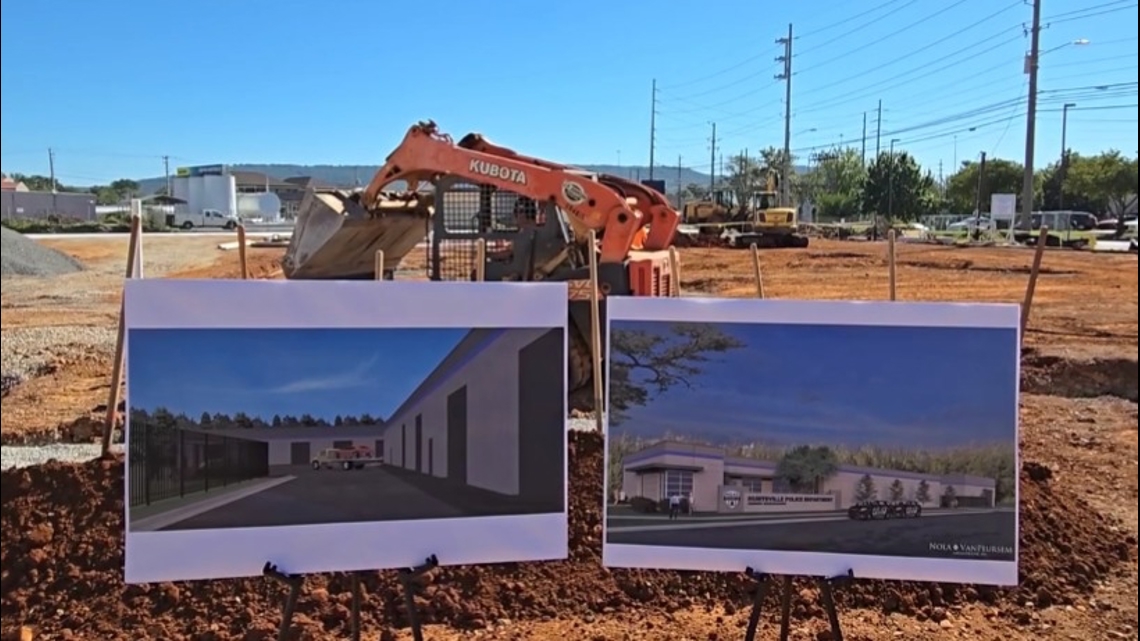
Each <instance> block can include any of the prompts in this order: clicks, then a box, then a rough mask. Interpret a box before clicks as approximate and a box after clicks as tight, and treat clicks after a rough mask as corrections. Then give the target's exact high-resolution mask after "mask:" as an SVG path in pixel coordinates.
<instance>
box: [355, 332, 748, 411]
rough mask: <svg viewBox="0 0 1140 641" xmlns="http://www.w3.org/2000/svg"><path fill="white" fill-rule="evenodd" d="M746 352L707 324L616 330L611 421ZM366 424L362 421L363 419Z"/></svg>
mask: <svg viewBox="0 0 1140 641" xmlns="http://www.w3.org/2000/svg"><path fill="white" fill-rule="evenodd" d="M740 347H744V343H742V342H741V341H739V340H737V339H736V338H735V337H733V336H730V335H728V334H726V333H724V332H722V331H721V330H719V329H717V328H716V327H714V326H712V325H709V324H707V323H670V324H669V325H668V329H667V330H665V331H663V332H655V331H650V330H632V329H615V330H612V331H611V336H610V405H609V420H610V424H611V425H616V424H618V423H620V422H621V420H622V419H623V418H624V412H625V411H626V410H629V409H631V408H633V407H635V406H643V405H645V404H646V403H647V402H648V401H649V400H650V399H651V398H652V396H653V395H654V394H662V393H664V392H666V391H667V390H669V388H671V387H673V386H675V385H684V386H686V387H691V386H692V384H691V383H690V382H689V378H690V377H692V376H695V375H697V374H700V373H701V372H702V371H703V370H702V369H701V367H700V365H701V364H702V363H705V362H708V360H709V358H710V355H712V354H717V353H723V352H727V351H728V350H730V349H737V348H740ZM361 420H363V417H361Z"/></svg>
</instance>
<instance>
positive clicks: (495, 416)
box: [127, 328, 566, 532]
mask: <svg viewBox="0 0 1140 641" xmlns="http://www.w3.org/2000/svg"><path fill="white" fill-rule="evenodd" d="M128 341H129V343H128V344H129V353H128V366H127V373H128V402H129V407H130V413H129V422H128V426H127V442H128V447H127V458H128V461H127V465H128V477H129V478H128V494H129V497H128V498H129V500H128V504H129V508H128V515H129V518H128V528H129V530H130V531H132V532H147V531H159V530H201V529H225V528H250V527H269V526H288V525H311V524H331V523H359V522H376V521H408V520H420V519H443V518H459V517H476V516H508V515H526V514H548V513H561V512H563V511H564V506H565V482H564V479H565V476H564V459H565V419H564V416H565V412H564V409H563V408H564V402H565V401H564V397H565V383H564V377H565V371H566V369H565V365H564V363H565V360H564V358H565V357H564V337H563V330H562V329H561V328H554V329H543V328H505V329H484V328H480V329H421V328H410V329H390V328H385V329H132V330H130V332H129V338H128ZM174 364H176V365H174ZM523 425H525V426H526V429H521V426H523Z"/></svg>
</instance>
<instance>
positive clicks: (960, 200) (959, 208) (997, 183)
mask: <svg viewBox="0 0 1140 641" xmlns="http://www.w3.org/2000/svg"><path fill="white" fill-rule="evenodd" d="M980 169H981V163H978V162H974V161H972V160H971V161H967V162H964V163H962V167H961V168H960V169H959V170H958V171H957V172H955V173H954V175H952V176H950V178H948V179H947V180H946V200H947V201H948V203H947V204H948V205H949V207H950V210H951V211H952V212H954V213H957V214H969V213H971V212H973V211H974V205H975V203H976V202H977V194H978V171H979V170H980ZM1024 179H1025V168H1024V167H1023V166H1022V165H1021V164H1020V163H1017V162H1014V161H1012V160H1005V159H1004V158H994V159H992V160H987V161H986V168H985V173H983V174H982V185H981V195H982V199H981V205H982V211H989V207H990V196H991V195H993V194H1019V195H1020V194H1021V186H1022V182H1023V181H1024Z"/></svg>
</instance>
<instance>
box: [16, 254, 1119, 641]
mask: <svg viewBox="0 0 1140 641" xmlns="http://www.w3.org/2000/svg"><path fill="white" fill-rule="evenodd" d="M219 242H221V241H220V240H219V239H218V238H216V237H211V238H206V237H196V238H195V237H176V236H163V237H155V238H149V239H147V240H146V241H145V243H146V245H145V271H146V275H147V277H160V276H162V277H180V278H236V277H238V276H239V266H238V252H236V251H219V250H218V249H217V244H218V243H219ZM43 244H45V245H48V246H51V247H54V248H57V249H59V250H61V251H63V252H65V253H67V254H70V255H73V256H75V257H77V258H79V259H80V260H81V261H82V262H83V263H84V264H85V265H86V266H87V269H86V270H85V271H81V272H77V273H73V274H65V275H62V276H56V277H51V278H39V277H12V278H5V279H4V285H3V290H2V325H3V331H4V359H5V371H7V370H8V369H9V362H10V361H12V362H16V360H17V359H24V360H26V361H27V364H26V365H21V367H22V368H23V369H24V370H25V371H27V372H30V373H29V374H27V380H26V381H25V382H24V383H22V384H20V385H18V386H16V387H15V388H14V389H13V390H12V391H11V392H10V394H8V395H7V396H6V397H5V398H4V400H3V421H2V423H0V431H2V437H3V443H4V444H5V445H14V444H26V443H31V444H37V443H44V442H52V441H58V440H65V441H91V440H92V439H94V438H96V436H97V432H98V427H97V424H98V420H97V419H100V418H101V411H102V410H103V409H105V408H104V407H103V404H104V403H106V399H107V394H108V385H109V372H110V370H111V360H112V358H111V354H112V350H113V346H114V327H115V322H116V318H117V313H118V309H119V305H120V297H119V296H120V288H121V283H122V278H123V270H124V267H125V254H126V245H127V240H126V239H125V238H120V237H108V238H99V239H62V238H61V239H52V240H48V241H43ZM281 254H282V250H280V249H251V250H250V251H249V264H250V271H251V273H252V275H253V276H254V277H261V278H280V277H281V275H280V271H279V269H278V267H277V262H278V261H279V259H280V257H281ZM680 255H681V265H682V274H681V281H682V287H683V289H684V291H685V293H687V294H701V295H711V294H715V295H722V296H737V297H741V296H754V295H755V294H756V284H755V281H754V279H753V276H752V265H751V256H750V254H749V252H748V251H741V250H727V249H703V248H701V249H685V250H681V254H680ZM1032 257H1033V253H1032V251H1030V250H1025V249H1014V248H999V247H986V248H981V247H977V248H952V247H938V246H931V245H919V244H913V245H912V244H900V245H899V247H898V269H897V284H898V299H899V300H901V301H963V302H965V301H983V302H1020V301H1021V299H1022V297H1023V296H1024V293H1025V286H1026V281H1027V278H1028V272H1029V266H1030V264H1031V262H1032ZM423 258H424V253H423V250H416V251H415V252H414V253H413V255H412V256H410V257H409V258H408V259H407V260H406V261H405V263H404V265H403V266H402V269H401V271H400V272H399V273H398V274H397V278H400V279H404V278H408V279H411V278H422V277H423V264H424V260H423ZM761 263H762V271H763V277H764V289H765V293H766V295H767V296H769V297H772V298H795V299H863V300H883V299H885V298H887V295H888V270H887V266H886V244H885V243H867V242H842V241H826V240H815V239H813V243H812V246H811V247H810V248H807V249H789V250H769V251H764V252H762V254H761ZM378 295H382V293H379V292H378ZM1025 342H1026V347H1027V349H1026V351H1025V354H1023V359H1022V391H1023V398H1022V411H1021V438H1022V456H1021V461H1022V464H1023V471H1022V492H1021V515H1022V516H1021V527H1020V532H1021V549H1020V555H1021V559H1020V562H1021V567H1022V585H1021V587H1020V588H1018V589H1016V590H993V589H988V588H984V587H955V586H947V585H942V586H939V585H920V584H898V583H882V582H856V584H855V585H853V586H851V587H847V588H842V589H841V612H840V614H841V618H842V619H843V621H844V626H845V631H846V633H847V634H846V638H848V639H868V640H879V639H892V640H895V639H934V638H946V639H994V640H998V639H1001V640H1007V639H1008V640H1023V639H1025V640H1028V639H1082V640H1087V639H1136V638H1137V561H1136V536H1137V468H1136V466H1137V423H1138V417H1137V404H1136V401H1137V260H1136V257H1135V256H1134V255H1114V254H1093V253H1080V252H1075V251H1067V250H1049V251H1047V252H1046V254H1045V257H1044V261H1043V265H1042V269H1041V278H1040V281H1039V283H1038V286H1037V292H1036V297H1035V299H1034V306H1033V315H1032V319H1031V321H1030V325H1029V330H1028V332H1027V334H1026V337H1025ZM21 363H23V361H21ZM821 384H822V385H826V381H823V382H821ZM889 393H890V391H889V390H884V394H886V395H889ZM571 441H572V442H571V452H572V455H571V468H572V471H571V476H572V479H571V485H572V487H571V493H572V501H571V515H570V519H571V525H570V530H571V531H570V537H571V558H570V560H568V561H566V562H561V563H547V564H521V565H509V566H494V567H476V568H458V569H448V570H445V571H442V572H440V573H439V574H438V576H435V577H433V578H432V580H431V581H430V583H431V585H429V586H428V587H426V588H425V589H424V591H423V593H422V594H421V596H420V597H419V598H420V602H421V605H422V606H423V609H424V615H425V617H426V618H427V620H428V621H429V622H432V623H431V625H429V626H428V629H427V637H428V638H430V639H461V638H464V639H465V638H486V639H631V640H633V639H637V640H640V639H645V640H647V641H648V640H653V639H732V638H740V637H741V636H742V635H743V625H744V621H745V618H746V616H747V611H746V607H745V606H746V605H747V603H748V595H747V591H748V587H749V585H748V581H747V580H745V579H744V578H743V577H740V576H726V575H713V574H699V573H674V572H640V571H617V570H613V571H608V570H605V569H602V568H601V567H600V545H601V544H600V536H601V524H600V519H601V514H600V512H601V510H600V508H601V503H602V496H601V493H602V491H601V484H602V473H601V470H602V461H601V457H602V449H601V447H602V446H601V439H600V437H598V436H597V435H595V434H574V435H573V436H572V437H571ZM122 473H123V471H122V464H121V461H95V462H91V463H85V464H60V463H49V464H47V465H40V466H33V467H29V468H23V469H16V470H6V471H4V472H3V476H2V479H3V482H2V483H0V486H2V492H3V508H2V513H0V517H2V524H3V550H2V555H3V569H2V583H3V586H2V595H0V596H2V604H3V617H2V620H3V621H2V629H3V632H4V633H5V634H6V635H9V634H17V630H18V627H19V626H20V625H21V624H28V625H32V626H34V627H36V628H38V630H39V631H40V632H41V634H42V635H43V636H42V638H75V639H120V638H121V639H128V638H129V639H143V638H148V639H218V640H220V639H243V640H250V641H252V640H255V639H270V638H273V637H274V634H275V632H274V630H273V627H274V625H275V622H276V620H277V618H278V616H279V613H278V610H277V608H278V607H279V605H278V601H277V599H278V597H279V596H280V594H281V592H282V591H281V589H279V588H278V587H275V586H272V585H268V584H267V583H266V581H264V580H263V579H256V580H253V579H251V580H243V581H219V582H211V583H200V584H162V585H153V586H131V587H125V586H123V585H122V574H121V561H122ZM348 585H349V582H348V580H347V578H345V577H343V576H340V575H336V576H326V577H315V578H313V579H312V580H311V581H310V582H309V586H310V587H309V588H308V589H307V591H306V592H305V594H304V595H303V596H302V600H301V605H300V606H299V615H298V617H297V623H298V626H297V627H298V631H297V633H296V635H295V636H294V638H298V639H313V640H319V639H334V638H347V631H346V626H347V621H348V614H347V613H348V608H347V605H348V598H349V596H348ZM366 585H367V592H368V602H367V604H366V612H365V615H364V620H365V623H366V626H367V631H368V632H370V633H371V634H372V635H373V638H375V636H374V635H375V634H376V633H377V632H381V631H383V632H384V635H385V638H399V639H403V638H411V637H410V633H409V632H408V630H407V629H406V628H404V625H405V617H404V612H403V605H402V602H401V600H400V598H399V591H398V585H397V584H396V582H395V581H394V579H393V578H392V577H390V576H381V577H377V578H369V579H368V580H367V582H366ZM793 601H794V608H793V609H794V614H795V621H794V623H793V635H792V638H795V639H824V638H827V636H826V634H825V633H823V632H822V631H823V629H824V628H825V627H826V625H825V623H824V622H823V621H822V620H817V619H815V618H813V617H814V616H815V615H819V614H821V611H820V606H819V601H818V594H817V593H816V590H815V589H814V588H813V587H811V586H810V584H807V583H803V584H797V586H796V589H795V598H794V599H793ZM766 605H767V607H768V612H769V613H770V614H771V613H773V612H774V610H775V607H774V606H775V601H774V600H773V599H772V598H770V599H769V601H768V602H767V604H766ZM771 625H772V621H771V620H769V621H768V622H767V623H766V624H765V626H768V627H769V629H768V630H767V632H763V633H762V634H761V638H775V637H774V631H773V630H771V629H770V626H771Z"/></svg>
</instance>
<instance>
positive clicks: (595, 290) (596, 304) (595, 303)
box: [586, 229, 605, 434]
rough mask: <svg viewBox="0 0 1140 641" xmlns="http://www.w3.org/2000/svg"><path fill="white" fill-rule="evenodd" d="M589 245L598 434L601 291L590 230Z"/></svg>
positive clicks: (594, 240) (600, 426)
mask: <svg viewBox="0 0 1140 641" xmlns="http://www.w3.org/2000/svg"><path fill="white" fill-rule="evenodd" d="M589 242H590V246H589V248H588V249H587V250H586V251H588V252H589V259H590V325H591V326H592V327H591V330H590V351H591V357H592V362H593V369H594V374H593V377H594V423H595V426H596V427H597V430H598V434H601V433H602V429H603V427H604V424H603V420H602V411H603V408H602V404H603V403H604V402H605V393H604V391H603V389H602V328H601V324H602V308H601V305H602V301H601V298H602V291H601V283H599V282H598V235H597V233H596V232H595V231H594V230H592V229H591V230H590V241H589Z"/></svg>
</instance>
